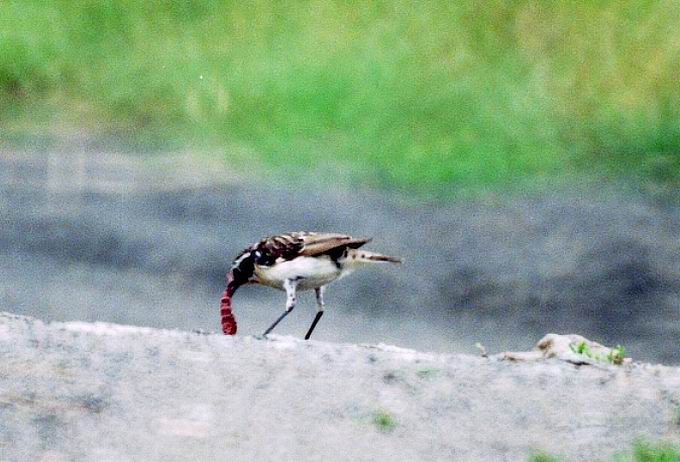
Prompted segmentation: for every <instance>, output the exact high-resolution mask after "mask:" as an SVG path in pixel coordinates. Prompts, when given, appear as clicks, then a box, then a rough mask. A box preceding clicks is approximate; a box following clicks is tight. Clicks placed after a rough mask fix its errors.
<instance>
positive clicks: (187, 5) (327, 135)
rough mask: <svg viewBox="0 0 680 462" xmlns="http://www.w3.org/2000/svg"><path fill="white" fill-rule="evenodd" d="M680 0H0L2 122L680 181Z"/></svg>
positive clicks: (532, 178) (294, 151)
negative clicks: (543, 0) (456, 0)
mask: <svg viewBox="0 0 680 462" xmlns="http://www.w3.org/2000/svg"><path fill="white" fill-rule="evenodd" d="M678 24H680V2H678V1H645V0H639V1H581V2H571V1H551V2H542V1H540V2H539V1H522V0H516V1H498V0H486V1H484V2H472V1H461V2H450V1H443V0H442V1H423V2H407V1H400V0H396V1H389V2H383V1H374V2H354V1H316V0H312V1H295V2H271V1H269V0H266V1H264V0H263V1H257V0H256V1H243V2H236V1H233V2H232V1H226V0H212V1H209V0H206V1H194V2H190V1H174V2H171V1H152V0H116V1H105V0H95V1H71V0H61V1H60V0H53V1H50V2H45V1H41V0H0V124H1V126H0V128H1V129H2V136H3V137H4V138H5V141H6V140H11V139H13V138H17V137H20V136H22V135H21V134H25V133H31V132H36V131H37V132H39V131H41V130H53V129H58V130H67V131H68V130H69V129H74V128H75V129H85V130H90V131H92V132H93V133H99V134H101V133H104V134H106V133H112V134H119V135H122V136H127V137H132V138H134V139H136V140H138V141H140V142H142V143H145V144H147V145H155V146H160V147H161V148H163V149H174V148H177V147H190V148H191V147H198V148H202V149H203V148H208V149H210V150H212V152H219V153H221V154H220V155H222V156H223V157H224V159H225V161H226V162H228V163H229V165H230V166H232V168H234V169H235V170H237V171H240V172H242V173H244V174H249V175H253V174H254V175H255V176H256V177H257V178H260V179H266V178H274V177H276V178H286V179H288V180H289V181H308V182H321V183H322V184H323V182H328V181H338V180H341V181H342V182H343V183H345V184H349V185H363V186H369V187H380V188H387V189H389V190H392V191H401V192H405V193H409V194H410V193H418V194H423V195H429V196H435V197H451V196H455V195H459V194H466V193H473V194H476V193H478V192H481V191H489V190H491V191H512V190H518V188H519V189H520V190H526V189H528V188H534V187H537V186H539V187H548V188H550V187H553V185H555V184H559V183H565V182H566V183H570V182H580V181H588V180H594V181H600V180H602V179H612V180H614V181H619V180H623V181H624V182H627V183H628V184H635V185H642V186H644V187H645V188H647V189H652V190H654V189H658V188H662V189H663V188H666V189H668V188H671V189H672V188H675V186H676V185H677V184H678V179H679V178H680V27H678Z"/></svg>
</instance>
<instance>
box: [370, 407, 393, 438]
mask: <svg viewBox="0 0 680 462" xmlns="http://www.w3.org/2000/svg"><path fill="white" fill-rule="evenodd" d="M373 425H375V426H376V428H377V429H378V430H380V431H381V432H383V433H390V432H391V431H392V430H394V429H395V428H396V427H397V422H396V421H395V420H394V417H392V415H391V414H389V413H388V412H385V411H378V412H376V413H375V414H374V415H373Z"/></svg>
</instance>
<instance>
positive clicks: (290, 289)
mask: <svg viewBox="0 0 680 462" xmlns="http://www.w3.org/2000/svg"><path fill="white" fill-rule="evenodd" d="M297 285H298V281H297V280H293V279H286V280H285V281H284V282H283V288H284V289H286V296H287V298H286V311H284V312H283V313H282V314H281V316H279V317H278V319H277V320H276V321H274V324H272V325H271V326H269V329H267V330H266V331H264V334H262V335H267V334H268V333H270V332H271V331H272V330H274V328H275V327H276V325H277V324H278V323H280V322H281V320H282V319H283V318H285V317H286V316H287V315H288V313H290V312H291V311H293V308H295V300H296V299H295V290H296V289H297Z"/></svg>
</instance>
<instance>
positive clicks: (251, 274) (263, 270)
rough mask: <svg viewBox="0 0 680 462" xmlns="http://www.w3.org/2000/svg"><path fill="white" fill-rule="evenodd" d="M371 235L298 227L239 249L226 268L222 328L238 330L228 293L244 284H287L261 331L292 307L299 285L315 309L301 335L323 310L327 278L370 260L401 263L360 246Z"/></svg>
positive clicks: (230, 296)
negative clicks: (280, 304)
mask: <svg viewBox="0 0 680 462" xmlns="http://www.w3.org/2000/svg"><path fill="white" fill-rule="evenodd" d="M370 240H371V239H355V238H353V237H352V236H348V235H345V234H333V233H311V232H297V233H287V234H280V235H277V236H271V237H267V238H265V239H262V240H261V241H259V242H257V243H255V244H253V245H251V246H249V247H247V248H246V249H245V250H243V251H242V252H241V253H240V254H239V255H238V256H237V257H236V258H235V259H234V262H233V263H232V266H231V269H230V270H229V273H227V287H226V289H225V291H224V294H223V296H222V300H221V307H220V308H221V315H222V330H223V332H224V333H225V334H227V335H233V334H235V333H236V320H235V318H234V315H233V313H232V311H231V298H232V296H233V294H234V292H235V291H236V289H238V288H239V287H240V286H242V285H244V284H261V285H265V286H269V287H273V288H275V289H280V290H285V291H286V295H287V301H286V309H285V311H284V312H283V313H282V314H281V316H280V317H279V318H278V319H277V320H276V321H275V322H274V323H273V324H272V325H271V326H270V327H269V328H268V329H267V330H266V331H265V335H266V334H268V333H269V332H271V330H272V329H274V327H276V325H277V324H278V323H279V322H280V321H281V320H282V319H283V318H284V317H285V316H286V315H287V314H288V313H290V312H291V311H292V310H293V308H295V302H296V293H297V291H298V290H311V289H314V290H315V291H316V300H317V307H318V311H317V314H316V317H315V318H314V321H313V322H312V325H311V326H310V328H309V330H308V332H307V334H306V335H305V339H308V338H309V337H310V335H311V334H312V331H313V330H314V328H315V327H316V324H317V323H318V321H319V319H320V318H321V316H322V315H323V310H324V300H323V291H324V288H325V286H326V285H327V284H329V283H331V282H333V281H335V280H337V279H340V278H342V277H344V276H346V275H348V274H350V273H352V272H353V271H354V270H356V269H358V268H361V267H363V266H366V265H369V264H372V263H385V262H389V263H400V262H401V260H400V259H399V258H395V257H388V256H386V255H381V254H378V253H374V252H368V251H365V250H360V247H362V246H363V245H364V244H366V243H367V242H369V241H370Z"/></svg>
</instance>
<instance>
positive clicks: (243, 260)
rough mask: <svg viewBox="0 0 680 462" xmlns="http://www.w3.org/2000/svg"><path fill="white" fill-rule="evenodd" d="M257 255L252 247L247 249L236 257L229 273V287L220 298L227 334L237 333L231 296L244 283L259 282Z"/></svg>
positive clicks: (223, 322)
mask: <svg viewBox="0 0 680 462" xmlns="http://www.w3.org/2000/svg"><path fill="white" fill-rule="evenodd" d="M254 273H255V255H254V252H253V251H252V250H251V249H246V250H244V251H243V252H241V253H240V254H239V256H238V257H236V258H235V259H234V261H233V263H232V264H231V268H230V269H229V272H228V273H227V287H226V289H224V293H223V294H222V299H221V300H220V315H221V318H222V332H224V334H225V335H234V334H235V333H236V318H235V317H234V314H233V313H232V311H231V298H232V296H233V295H234V293H235V292H236V290H237V289H238V288H239V287H241V286H242V285H243V284H252V283H255V282H257V281H256V279H255V274H254Z"/></svg>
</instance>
